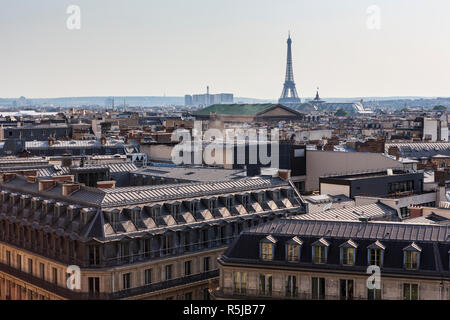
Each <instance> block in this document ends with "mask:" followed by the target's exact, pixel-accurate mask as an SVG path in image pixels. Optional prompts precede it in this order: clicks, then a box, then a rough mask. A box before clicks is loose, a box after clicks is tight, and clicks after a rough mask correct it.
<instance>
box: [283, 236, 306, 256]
mask: <svg viewBox="0 0 450 320" xmlns="http://www.w3.org/2000/svg"><path fill="white" fill-rule="evenodd" d="M302 244H303V241H302V240H300V239H299V238H298V237H294V238H292V239H291V240H289V241H287V242H286V258H287V261H289V262H299V261H300V253H301V246H302Z"/></svg>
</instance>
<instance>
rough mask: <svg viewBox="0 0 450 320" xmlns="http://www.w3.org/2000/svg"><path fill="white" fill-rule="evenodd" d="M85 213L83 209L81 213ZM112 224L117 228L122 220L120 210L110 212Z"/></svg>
mask: <svg viewBox="0 0 450 320" xmlns="http://www.w3.org/2000/svg"><path fill="white" fill-rule="evenodd" d="M82 213H84V210H81V212H80V215H81V214H82ZM110 219H111V221H110V222H111V226H112V227H113V228H114V229H115V228H117V226H118V224H119V220H120V212H119V210H114V211H112V212H111V213H110Z"/></svg>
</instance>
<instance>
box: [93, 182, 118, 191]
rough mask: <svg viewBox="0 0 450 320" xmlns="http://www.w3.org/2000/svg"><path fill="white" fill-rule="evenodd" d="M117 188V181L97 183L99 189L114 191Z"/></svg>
mask: <svg viewBox="0 0 450 320" xmlns="http://www.w3.org/2000/svg"><path fill="white" fill-rule="evenodd" d="M115 187H116V181H114V180H111V181H97V188H99V189H114V188H115Z"/></svg>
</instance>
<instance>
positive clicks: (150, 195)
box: [1, 177, 287, 207]
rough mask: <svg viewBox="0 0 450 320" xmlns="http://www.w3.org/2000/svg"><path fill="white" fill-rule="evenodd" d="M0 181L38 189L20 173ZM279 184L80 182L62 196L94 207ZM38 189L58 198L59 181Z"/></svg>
mask: <svg viewBox="0 0 450 320" xmlns="http://www.w3.org/2000/svg"><path fill="white" fill-rule="evenodd" d="M1 184H3V185H5V186H7V187H8V188H12V189H15V190H17V191H23V192H29V193H35V194H37V193H38V184H37V183H28V182H27V181H26V179H24V178H21V177H16V178H15V179H12V180H10V181H8V182H3V183H1ZM283 185H287V182H285V181H283V180H281V179H277V178H267V177H257V178H243V179H238V180H231V181H220V182H209V183H206V182H198V183H183V184H172V185H156V186H137V187H124V188H113V189H98V188H91V187H86V186H82V187H81V188H80V190H79V191H76V192H74V193H72V194H71V195H70V196H66V198H68V199H70V200H72V201H74V202H79V203H83V204H88V205H92V206H97V207H98V206H101V207H118V206H125V205H132V204H143V203H147V202H157V201H167V200H176V199H183V198H192V197H203V196H207V195H216V194H222V193H234V192H242V191H250V190H255V189H259V188H261V189H262V188H271V187H277V186H283ZM42 193H43V194H46V195H49V196H52V197H53V198H54V199H58V198H62V192H61V185H60V184H59V183H58V184H57V185H56V186H55V187H54V188H52V189H50V190H48V191H45V192H42Z"/></svg>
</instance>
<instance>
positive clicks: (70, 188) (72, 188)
mask: <svg viewBox="0 0 450 320" xmlns="http://www.w3.org/2000/svg"><path fill="white" fill-rule="evenodd" d="M80 188H81V184H79V183H65V184H63V185H62V195H63V196H70V195H71V194H72V193H74V192H76V191H78V190H80Z"/></svg>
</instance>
